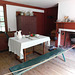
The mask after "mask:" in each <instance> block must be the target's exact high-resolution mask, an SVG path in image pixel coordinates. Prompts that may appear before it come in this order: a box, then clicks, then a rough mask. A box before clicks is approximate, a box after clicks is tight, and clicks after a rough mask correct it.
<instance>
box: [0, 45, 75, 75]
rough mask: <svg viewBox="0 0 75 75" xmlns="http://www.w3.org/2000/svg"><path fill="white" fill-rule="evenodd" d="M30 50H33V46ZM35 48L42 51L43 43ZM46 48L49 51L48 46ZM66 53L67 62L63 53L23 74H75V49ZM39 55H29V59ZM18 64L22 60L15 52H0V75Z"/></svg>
mask: <svg viewBox="0 0 75 75" xmlns="http://www.w3.org/2000/svg"><path fill="white" fill-rule="evenodd" d="M28 50H32V48H30V49H28ZM35 50H36V51H38V50H39V52H40V53H42V45H40V46H36V47H35ZM45 50H46V51H45V52H46V53H47V52H48V49H47V47H46V49H45ZM64 54H65V58H66V62H64V61H63V58H62V55H60V56H58V57H57V58H54V59H52V60H50V61H48V62H46V63H44V64H42V65H40V66H37V67H35V68H33V69H31V70H30V71H27V72H25V73H24V74H23V75H75V50H70V51H68V52H66V53H64ZM38 56H39V55H38V54H36V53H34V54H30V55H28V56H27V60H30V59H32V58H36V57H38ZM17 64H20V62H19V61H18V60H16V59H15V55H14V54H13V53H9V52H8V51H5V52H1V53H0V75H3V74H5V73H8V72H10V71H9V68H10V67H12V66H14V65H17Z"/></svg>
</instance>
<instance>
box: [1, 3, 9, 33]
mask: <svg viewBox="0 0 75 75" xmlns="http://www.w3.org/2000/svg"><path fill="white" fill-rule="evenodd" d="M0 6H3V11H4V21H3V22H4V23H5V32H8V29H7V13H6V4H0Z"/></svg>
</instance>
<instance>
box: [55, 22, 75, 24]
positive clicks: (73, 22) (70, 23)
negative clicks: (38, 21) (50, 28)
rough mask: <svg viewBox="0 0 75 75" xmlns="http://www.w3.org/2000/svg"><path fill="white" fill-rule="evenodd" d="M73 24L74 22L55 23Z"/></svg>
mask: <svg viewBox="0 0 75 75" xmlns="http://www.w3.org/2000/svg"><path fill="white" fill-rule="evenodd" d="M61 23H62V24H74V23H75V22H56V24H61Z"/></svg>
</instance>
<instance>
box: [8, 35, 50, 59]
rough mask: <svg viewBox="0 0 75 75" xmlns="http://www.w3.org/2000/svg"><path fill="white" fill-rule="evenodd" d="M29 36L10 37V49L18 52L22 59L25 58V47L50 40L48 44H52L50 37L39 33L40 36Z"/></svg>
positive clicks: (15, 52)
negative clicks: (20, 37)
mask: <svg viewBox="0 0 75 75" xmlns="http://www.w3.org/2000/svg"><path fill="white" fill-rule="evenodd" d="M30 38H31V39H32V40H31V39H29V38H22V39H20V40H18V39H17V38H16V37H11V38H9V42H8V46H9V51H11V52H13V53H14V54H17V55H18V56H19V57H20V59H23V58H24V55H23V49H26V48H29V47H32V46H35V45H38V44H41V43H43V42H48V44H47V46H50V37H47V36H42V35H39V38H36V37H30Z"/></svg>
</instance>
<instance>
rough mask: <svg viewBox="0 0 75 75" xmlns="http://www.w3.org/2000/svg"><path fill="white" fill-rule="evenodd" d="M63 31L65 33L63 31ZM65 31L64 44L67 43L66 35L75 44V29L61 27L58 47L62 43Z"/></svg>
mask: <svg viewBox="0 0 75 75" xmlns="http://www.w3.org/2000/svg"><path fill="white" fill-rule="evenodd" d="M62 31H63V33H62ZM64 32H65V37H64V46H65V43H66V37H68V38H69V40H68V41H69V42H70V44H71V45H72V44H75V30H74V29H62V28H59V33H58V47H59V46H60V45H61V40H63V39H61V38H62V35H64Z"/></svg>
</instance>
